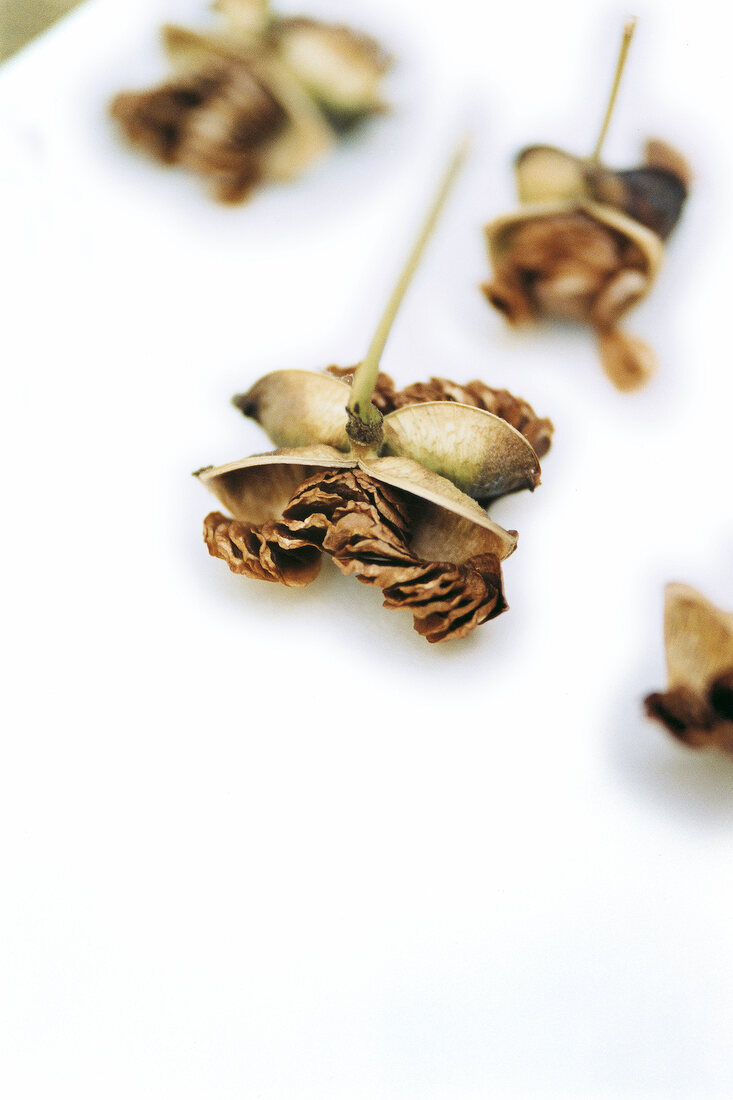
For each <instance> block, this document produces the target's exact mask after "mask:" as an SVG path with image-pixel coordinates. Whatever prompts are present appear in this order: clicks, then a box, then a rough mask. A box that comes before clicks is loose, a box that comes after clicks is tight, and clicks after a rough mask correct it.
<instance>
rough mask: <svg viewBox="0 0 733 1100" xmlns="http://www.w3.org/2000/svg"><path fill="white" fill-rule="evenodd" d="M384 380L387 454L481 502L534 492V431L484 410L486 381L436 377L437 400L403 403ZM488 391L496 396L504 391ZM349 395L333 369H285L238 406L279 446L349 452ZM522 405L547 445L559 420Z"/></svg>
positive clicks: (381, 452) (261, 381) (381, 449)
mask: <svg viewBox="0 0 733 1100" xmlns="http://www.w3.org/2000/svg"><path fill="white" fill-rule="evenodd" d="M381 377H382V378H383V379H384V380H385V382H384V383H383V385H384V386H385V390H386V392H387V393H388V395H389V396H388V397H387V399H386V401H385V403H384V404H385V405H391V406H392V407H391V409H390V411H389V412H388V413H387V415H386V416H385V417H384V419H383V421H382V432H383V436H382V442H381V444H380V446H379V448H378V454H379V455H381V456H388V455H392V456H401V457H404V458H408V459H412V460H413V461H415V462H417V463H419V464H420V465H421V466H423V467H425V468H426V469H428V470H432V471H433V472H434V473H437V474H440V475H441V476H442V477H445V478H448V479H449V480H450V481H452V482H453V483H454V485H456V486H457V487H458V488H459V489H461V491H462V492H464V493H466V494H468V495H469V496H471V497H474V498H475V499H476V500H480V501H488V500H492V499H495V498H496V497H499V496H502V495H504V494H505V493H511V492H514V491H516V490H518V489H534V488H535V487H536V486H537V485H538V484H539V479H540V464H539V459H538V458H537V454H536V453H535V451H534V449H533V448H532V446H531V444H530V443H529V441H528V439H527V438H526V436H525V435H523V434H522V432H521V431H518V430H517V429H516V428H515V427H513V426H512V425H511V424H510V423H509V422H508V420H507V419H506V418H504V417H502V416H501V415H496V414H495V413H493V412H489V411H487V409H486V408H485V407H479V398H478V397H476V396H475V394H476V393H479V394H480V392H481V391H480V389H478V387H480V386H481V384H480V383H473V384H472V385H473V386H474V393H473V394H472V393H471V392H470V391H469V390H468V388H466V387H458V386H455V384H452V383H449V382H447V380H442V382H443V384H442V385H441V380H433V384H432V391H431V392H432V393H433V395H434V397H435V398H437V399H433V400H428V401H420V398H419V397H416V398H415V399H414V400H409V399H406V400H401V394H398V393H397V392H396V391H394V387H393V384H392V382H391V379H389V378H388V377H387V376H386V375H382V376H381ZM451 386H454V387H455V388H454V392H458V393H459V396H462V397H463V396H465V397H467V398H469V397H470V398H471V399H472V403H471V404H469V403H468V401H466V402H465V403H462V402H459V401H457V400H455V399H453V398H449V397H448V396H447V392H446V391H447V390H448V389H449V387H451ZM414 388H417V389H419V387H414ZM484 389H485V391H486V392H487V393H488V394H491V395H496V394H498V393H500V392H502V391H493V390H490V388H489V387H485V388H484ZM403 392H404V393H407V392H408V391H403ZM503 393H504V394H506V391H503ZM506 396H507V397H508V398H510V399H511V401H510V403H507V402H504V407H506V406H507V404H509V405H510V408H511V412H515V411H516V409H517V406H519V405H520V402H518V400H517V399H516V398H512V396H511V394H506ZM348 397H349V387H348V386H347V385H346V384H345V383H344V382H343V381H340V380H339V379H337V378H334V377H333V376H331V375H329V374H327V373H324V374H319V373H317V372H315V371H297V370H283V371H273V372H272V373H271V374H267V375H265V376H264V377H263V378H261V379H259V381H258V382H256V383H255V384H254V386H253V387H252V388H251V389H250V390H249V391H248V392H247V393H245V394H242V395H239V396H237V397H235V398H234V404H235V405H236V406H237V407H238V408H239V409H241V410H242V412H243V413H244V414H245V416H249V417H251V418H252V419H254V420H257V422H258V423H259V424H260V425H261V427H262V428H264V430H265V431H266V432H267V434H268V436H269V437H270V439H271V441H272V442H273V443H274V444H275V446H276V447H297V446H305V445H308V444H311V443H316V444H327V445H329V446H331V447H335V448H337V449H338V450H340V451H344V452H346V451H348V450H349V448H350V446H351V444H350V441H349V438H348V436H347V434H346V428H345V416H344V409H345V406H346V403H347V401H348ZM418 402H419V403H418ZM521 406H522V407H523V408H524V409H526V410H529V413H530V414H531V416H530V417H525V426H526V425H527V424H530V425H531V427H532V428H535V427H537V426H539V425H542V426H543V427H542V429H539V428H538V430H537V431H536V433H535V434H536V438H537V439H538V440H540V441H541V442H542V444H543V445H544V444H545V443H546V447H545V450H546V449H547V448H548V447H549V437H550V436H551V432H552V425H551V424H550V422H549V421H547V420H545V421H539V419H538V418H536V417H534V413H533V410H532V409H531V407H530V406H528V405H526V402H522V403H521ZM296 409H297V410H298V413H297V416H296V415H294V410H296Z"/></svg>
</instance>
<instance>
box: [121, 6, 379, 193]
mask: <svg viewBox="0 0 733 1100" xmlns="http://www.w3.org/2000/svg"><path fill="white" fill-rule="evenodd" d="M214 6H215V8H216V9H217V10H218V11H219V12H220V13H221V14H222V16H223V17H224V19H223V22H224V27H223V29H222V28H221V27H219V28H215V29H214V30H212V31H211V32H208V33H198V32H196V31H191V30H188V29H186V28H183V27H173V26H168V27H165V28H164V29H163V44H164V47H165V50H166V53H167V55H168V59H169V61H170V63H171V66H172V69H173V74H172V77H171V79H169V80H168V81H166V82H165V83H164V84H162V85H161V86H160V87H158V88H154V89H152V90H150V91H145V92H125V93H122V94H121V95H118V96H117V97H116V98H115V99H114V101H113V102H112V104H111V107H110V110H111V114H112V116H113V117H114V118H115V119H116V120H117V121H118V122H119V123H120V125H121V127H122V129H123V131H124V133H125V135H126V137H127V138H128V140H129V141H130V142H131V143H132V144H134V145H136V146H138V148H140V149H142V150H143V151H145V152H146V153H148V154H150V155H152V156H153V157H155V158H156V159H158V160H161V161H163V162H164V163H166V164H178V165H181V166H182V167H185V168H188V169H190V170H191V171H194V172H197V173H199V174H200V175H202V176H203V177H204V178H206V179H207V180H208V181H209V182H210V183H211V185H212V190H213V191H214V193H215V195H216V196H217V198H219V199H220V200H221V201H224V202H240V201H242V199H244V198H246V197H247V195H248V194H249V193H250V191H251V190H252V189H253V188H254V187H255V186H256V185H257V184H259V183H263V182H269V181H286V180H290V179H293V178H294V177H296V176H297V175H299V174H301V173H302V172H303V171H304V170H305V169H306V168H307V167H308V165H309V164H310V163H311V162H312V161H313V160H315V159H316V158H317V157H319V156H321V155H322V154H323V153H324V151H325V150H326V149H327V148H328V147H329V146H330V145H332V144H333V142H334V140H335V131H336V129H337V127H336V126H335V125H334V119H333V118H331V117H330V116H331V115H333V116H334V118H335V117H337V116H338V117H339V118H340V120H341V121H342V122H343V121H344V120H346V121H348V118H349V117H351V116H350V115H349V112H351V113H352V115H355V114H357V113H358V115H359V117H364V116H365V115H367V114H370V113H374V111H376V110H377V109H380V107H381V105H380V103H379V100H378V92H377V89H378V84H379V82H380V81H381V78H382V76H383V74H384V72H385V70H386V68H387V61H386V59H385V58H384V56H383V55H382V54H381V52H380V51H379V49H378V47H377V46H376V44H375V43H373V42H372V41H371V40H370V39H366V38H362V37H361V36H359V35H357V34H355V33H353V32H350V31H348V30H347V28H344V27H339V28H333V27H328V26H326V25H322V24H319V23H315V22H312V21H310V20H281V19H278V18H276V17H275V16H274V15H273V14H272V13H271V11H270V9H269V5H268V4H267V3H265V2H263V0H217V3H216V4H215V5H214ZM301 23H303V24H304V26H303V27H302V28H301V27H300V24H301ZM302 34H305V35H306V37H307V38H308V40H309V41H311V40H312V41H311V45H310V48H309V46H308V42H307V41H303V42H301V41H300V39H301V37H302ZM299 43H300V44H299ZM291 54H293V55H295V58H296V59H297V57H300V58H301V63H300V66H299V65H297V64H294V63H293V58H292V57H291ZM301 55H302V56H301ZM368 58H371V70H372V71H371V77H370V81H371V83H369V82H368V81H367V77H366V69H367V67H368V65H367V59H368ZM377 58H379V59H381V60H380V62H379V64H377ZM319 74H320V75H319ZM319 79H320V81H321V84H322V85H323V88H322V89H321V92H317V89H316V85H317V84H318V82H319ZM367 84H368V88H367ZM329 89H330V92H329ZM329 94H330V96H331V99H332V100H333V104H334V106H333V108H328V109H327V107H326V105H325V100H326V99H328V96H329ZM339 95H340V96H341V99H339ZM339 111H340V112H341V114H340V115H339Z"/></svg>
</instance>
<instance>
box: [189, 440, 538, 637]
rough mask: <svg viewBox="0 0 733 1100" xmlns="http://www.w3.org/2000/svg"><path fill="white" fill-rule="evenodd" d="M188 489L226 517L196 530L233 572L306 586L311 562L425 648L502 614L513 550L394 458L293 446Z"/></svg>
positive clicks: (468, 505) (457, 499) (487, 523)
mask: <svg viewBox="0 0 733 1100" xmlns="http://www.w3.org/2000/svg"><path fill="white" fill-rule="evenodd" d="M197 476H198V478H199V479H200V480H201V481H202V482H203V483H204V484H205V485H206V486H207V488H209V489H210V490H211V491H212V492H213V493H214V494H215V495H216V496H217V498H218V499H219V500H220V501H221V502H222V503H223V504H224V505H225V507H227V508H228V510H229V511H231V512H232V513H233V516H234V518H233V519H228V518H227V517H225V516H223V515H222V514H221V513H219V512H215V513H211V514H210V515H209V516H208V517H207V519H206V521H205V527H204V532H205V540H206V544H207V546H208V548H209V552H210V553H211V554H212V555H213V556H215V557H220V558H222V559H223V560H224V561H226V563H227V564H228V565H229V567H230V569H232V570H233V571H234V572H236V573H240V574H243V575H246V576H249V577H253V578H259V579H263V580H271V581H280V582H281V583H283V584H287V585H291V586H302V585H304V584H308V583H310V581H311V580H312V579H313V578H314V577H315V575H316V573H317V563H316V560H315V557H314V556H313V553H312V552H313V551H315V552H316V553H319V552H324V553H328V554H329V555H330V556H331V557H332V558H333V560H334V562H335V563H336V565H337V566H338V568H339V569H340V570H341V571H342V572H344V573H347V574H352V575H354V576H356V577H357V579H359V580H360V581H362V582H363V583H365V584H373V585H376V586H377V587H379V588H381V589H382V590H383V592H384V597H385V606H387V607H391V608H397V607H407V608H408V609H409V610H411V612H412V614H413V616H414V619H415V628H416V630H418V631H419V633H421V634H423V635H424V636H425V637H426V638H427V639H428V641H432V642H435V641H443V640H446V639H448V638H459V637H464V636H465V635H466V634H467V633H469V632H470V631H471V630H473V629H474V627H476V626H477V625H479V624H480V623H482V622H485V621H487V620H488V619H489V618H493V617H495V616H496V615H498V614H500V613H501V611H503V610H504V609H505V608H506V601H505V599H504V595H503V588H502V579H501V565H500V562H501V560H502V559H503V558H506V557H508V556H509V554H511V553H512V552H513V550H514V548H515V546H516V540H517V536H516V532H513V531H505V530H504V529H503V528H502V527H500V526H499V525H498V524H496V523H494V522H493V520H491V519H490V518H489V516H487V515H486V513H485V512H484V511H483V509H482V508H481V507H480V506H479V505H478V504H477V503H476V502H475V501H474V500H472V499H471V498H470V497H468V496H466V495H465V494H464V493H461V492H460V490H458V489H457V488H456V487H455V485H453V484H452V482H450V481H448V480H446V479H445V478H442V477H440V476H439V475H437V474H435V473H432V472H431V471H429V470H425V469H423V468H422V467H421V466H419V465H418V464H417V463H415V462H413V461H411V460H410V459H406V458H396V457H389V458H369V457H361V458H358V459H356V458H348V457H346V456H344V455H342V454H341V453H340V452H338V451H336V450H335V449H334V448H330V447H325V446H320V447H304V448H291V449H288V450H280V451H277V452H272V453H270V454H265V455H254V456H251V457H250V458H248V459H242V460H240V461H239V462H233V463H229V464H227V465H226V466H220V467H205V468H204V469H202V470H199V471H198V473H197Z"/></svg>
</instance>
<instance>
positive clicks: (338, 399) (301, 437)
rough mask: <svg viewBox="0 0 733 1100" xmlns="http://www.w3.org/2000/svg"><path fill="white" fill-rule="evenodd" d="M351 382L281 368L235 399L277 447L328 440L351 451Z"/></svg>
mask: <svg viewBox="0 0 733 1100" xmlns="http://www.w3.org/2000/svg"><path fill="white" fill-rule="evenodd" d="M350 392H351V391H350V388H349V386H347V385H345V383H343V382H340V381H339V380H338V379H337V378H332V377H330V376H329V375H327V374H318V373H317V372H316V371H307V370H278V371H272V373H271V374H266V375H264V377H263V378H260V379H259V380H258V381H257V382H255V384H254V386H252V388H251V389H249V390H248V391H247V393H243V394H238V395H237V396H236V397H234V398H233V399H232V400H233V403H234V404H235V405H236V407H237V408H238V409H241V411H242V412H243V413H244V415H245V416H249V417H251V418H252V419H253V420H256V421H257V423H258V424H259V425H260V426H261V427H262V428H264V430H265V431H266V432H267V434H268V436H269V437H270V439H271V440H272V442H273V443H274V444H275V446H276V447H305V446H307V445H308V444H310V443H325V444H327V445H328V446H330V447H336V448H337V449H338V450H339V451H348V450H349V447H350V444H349V437H348V436H347V434H346V404H347V402H348V400H349V393H350Z"/></svg>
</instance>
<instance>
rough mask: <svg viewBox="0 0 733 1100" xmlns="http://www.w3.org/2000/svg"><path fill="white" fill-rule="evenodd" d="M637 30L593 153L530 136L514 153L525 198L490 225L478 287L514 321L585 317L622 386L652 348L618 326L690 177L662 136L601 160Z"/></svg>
mask: <svg viewBox="0 0 733 1100" xmlns="http://www.w3.org/2000/svg"><path fill="white" fill-rule="evenodd" d="M632 33H633V23H630V24H628V25H627V27H626V29H625V32H624V41H623V43H622V48H621V53H620V56H619V63H618V66H617V70H616V75H615V79H614V85H613V89H612V92H611V97H610V100H609V105H608V110H607V112H606V117H605V119H604V124H603V127H602V129H601V134H600V137H599V140H598V143H597V144H596V148H595V150H594V152H593V154H592V156H590V157H577V156H573V155H572V154H570V153H566V152H564V151H563V150H560V149H555V148H553V147H551V146H546V145H534V146H531V147H529V148H527V149H524V150H523V151H522V152H521V153H520V154H519V156H518V157H517V161H516V177H517V190H518V193H519V199H520V202H521V203H522V207H521V208H520V210H519V211H518V212H516V213H514V214H511V215H508V216H505V217H500V218H497V219H496V220H494V221H493V222H492V223H491V224H490V225H488V226H487V227H486V237H487V243H488V250H489V258H490V260H491V263H492V266H493V269H494V277H493V279H492V280H491V281H490V282H488V283H486V284H484V285H483V287H482V290H483V292H484V294H485V295H486V297H487V299H488V300H489V302H490V303H491V304H492V305H493V306H494V307H495V308H496V309H497V310H499V311H500V312H501V313H503V315H504V317H505V318H506V320H507V321H508V322H509V323H510V324H512V325H523V324H527V323H529V322H532V321H536V320H539V319H541V318H548V317H550V318H560V319H562V320H570V321H576V322H582V323H586V324H588V325H589V326H590V327H591V328H593V329H594V330H595V332H596V335H597V338H598V342H599V349H600V352H601V359H602V363H603V367H604V370H605V371H606V374H607V375H608V377H609V378H610V379H611V381H612V382H613V383H614V384H615V385H616V386H617V387H618V388H619V389H621V390H632V389H636V388H637V387H638V386H640V385H642V384H643V383H644V382H645V381H646V380H647V379H648V378H649V377H650V375H651V374H652V373H653V370H654V363H655V360H654V356H653V353H652V352H651V350H650V349H649V348H648V347H647V346H646V345H645V344H643V343H642V342H641V341H640V340H637V339H635V338H632V337H629V336H626V335H625V334H624V333H623V332H621V331H620V329H619V327H618V326H619V323H620V321H621V319H622V318H623V317H624V316H625V314H626V313H627V312H628V311H629V310H630V309H631V308H632V307H633V306H634V305H636V304H637V303H638V302H640V301H641V300H642V299H643V298H644V297H645V296H646V295H647V294H648V293H649V290H650V289H651V287H652V285H653V282H654V279H655V276H656V274H657V271H658V270H659V267H660V264H661V262H662V259H663V255H664V241H665V240H666V239H667V237H668V236H669V234H670V233H671V232H672V230H673V228H674V226H675V225H676V223H677V221H678V219H679V217H680V214H681V212H682V207H683V205H684V201H685V198H686V197H687V192H688V188H689V182H690V170H689V167H688V166H687V163H686V162H685V160H684V158H683V157H682V156H681V154H679V153H677V152H676V151H675V150H673V149H672V148H671V147H670V146H668V145H666V144H664V143H663V142H660V141H650V142H649V143H648V144H647V146H646V150H645V163H644V164H643V165H642V166H641V167H640V168H634V169H630V170H624V171H615V170H613V169H610V168H608V167H607V166H606V165H604V164H602V162H601V160H600V150H601V146H602V142H603V138H604V137H605V133H606V129H607V126H608V122H609V119H610V115H611V111H612V108H613V104H614V101H615V96H616V92H617V90H618V84H619V80H620V76H621V71H622V68H623V63H624V60H625V57H626V51H627V50H628V45H629V42H630V40H631V34H632Z"/></svg>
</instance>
